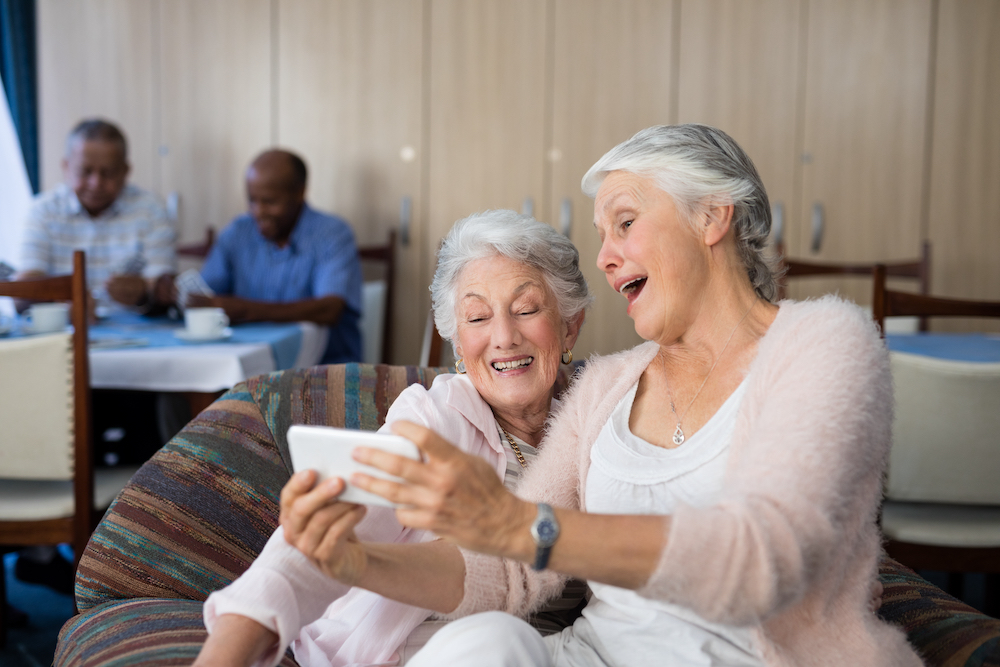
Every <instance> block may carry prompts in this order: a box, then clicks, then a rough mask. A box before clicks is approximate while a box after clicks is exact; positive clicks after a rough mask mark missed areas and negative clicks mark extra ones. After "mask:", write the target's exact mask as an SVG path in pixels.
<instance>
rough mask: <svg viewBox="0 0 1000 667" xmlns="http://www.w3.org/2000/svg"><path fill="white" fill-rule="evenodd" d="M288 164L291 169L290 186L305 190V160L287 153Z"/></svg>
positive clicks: (307, 171) (306, 170)
mask: <svg viewBox="0 0 1000 667" xmlns="http://www.w3.org/2000/svg"><path fill="white" fill-rule="evenodd" d="M286 154H287V155H288V163H289V164H290V165H291V167H292V186H293V187H295V188H305V187H306V179H307V178H308V177H309V170H308V169H306V163H305V160H303V159H302V158H300V157H299V156H298V155H296V154H295V153H292V152H291V151H287V152H286Z"/></svg>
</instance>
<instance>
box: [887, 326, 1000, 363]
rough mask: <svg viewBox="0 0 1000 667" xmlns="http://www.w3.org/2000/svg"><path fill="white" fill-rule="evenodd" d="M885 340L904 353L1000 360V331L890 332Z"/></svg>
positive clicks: (952, 359) (892, 348)
mask: <svg viewBox="0 0 1000 667" xmlns="http://www.w3.org/2000/svg"><path fill="white" fill-rule="evenodd" d="M885 342H886V346H888V348H889V350H890V351H891V352H905V353H907V354H918V355H920V356H924V357H934V358H936V359H948V360H951V361H971V362H979V363H1000V335H998V334H981V333H973V334H953V333H917V334H888V335H886V337H885Z"/></svg>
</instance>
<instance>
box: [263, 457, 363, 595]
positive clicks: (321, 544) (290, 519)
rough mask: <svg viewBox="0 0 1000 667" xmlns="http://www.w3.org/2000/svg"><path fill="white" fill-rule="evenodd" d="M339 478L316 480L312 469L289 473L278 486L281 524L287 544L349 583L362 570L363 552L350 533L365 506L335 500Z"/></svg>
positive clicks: (340, 487)
mask: <svg viewBox="0 0 1000 667" xmlns="http://www.w3.org/2000/svg"><path fill="white" fill-rule="evenodd" d="M343 491H344V481H343V480H342V479H340V478H333V479H328V480H326V481H325V482H323V483H321V484H316V471H315V470H303V471H300V472H297V473H295V474H294V475H292V478H291V479H289V480H288V483H287V484H285V487H284V488H283V489H282V490H281V517H280V521H281V525H282V526H283V527H284V529H285V539H286V540H287V541H288V543H289V544H291V545H292V546H294V547H295V548H296V549H298V550H299V551H301V552H302V553H303V554H305V556H306V557H307V558H309V559H310V560H312V561H313V562H314V563H315V564H316V565H317V567H319V569H320V570H322V571H323V572H324V573H325V574H326V575H327V576H330V577H333V578H334V579H337V580H338V581H340V582H341V583H344V584H347V585H349V586H353V585H354V584H355V583H356V582H357V581H358V580H359V579H360V578H361V576H362V575H363V574H364V571H365V566H366V563H367V555H366V553H365V549H364V547H363V546H362V545H361V543H360V542H359V541H358V538H357V537H356V536H355V534H354V526H356V525H357V524H358V522H359V521H361V519H362V518H363V517H364V516H365V507H364V506H363V505H355V504H353V503H343V502H340V501H338V500H337V496H339V495H340V494H341V493H342V492H343Z"/></svg>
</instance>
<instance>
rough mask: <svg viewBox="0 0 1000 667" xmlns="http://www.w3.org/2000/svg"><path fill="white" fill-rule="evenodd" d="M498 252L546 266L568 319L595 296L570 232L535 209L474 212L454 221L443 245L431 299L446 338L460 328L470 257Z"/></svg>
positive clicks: (537, 266) (547, 279)
mask: <svg viewBox="0 0 1000 667" xmlns="http://www.w3.org/2000/svg"><path fill="white" fill-rule="evenodd" d="M495 256H500V257H506V258H508V259H512V260H514V261H515V262H521V263H523V264H526V265H527V266H530V267H532V268H535V269H538V270H539V271H541V273H542V276H543V278H544V279H545V282H546V284H547V285H548V287H549V289H551V290H552V293H553V294H554V295H555V297H556V303H557V304H558V306H559V314H560V316H561V317H562V319H563V321H564V322H569V320H570V319H572V318H573V317H575V316H576V315H578V314H579V313H580V312H581V311H583V310H584V309H586V308H587V306H589V305H590V303H591V301H593V297H592V296H591V295H590V290H589V289H588V287H587V280H586V279H585V278H584V277H583V272H582V271H580V253H579V252H577V250H576V246H574V245H573V243H572V242H571V241H570V240H569V239H568V238H566V237H565V236H563V235H562V234H560V233H559V232H557V231H556V230H554V229H552V227H550V226H548V225H546V224H545V223H542V222H538V221H537V220H535V219H534V218H532V217H531V216H530V215H521V214H520V213H516V212H514V211H507V210H502V209H501V210H495V211H484V212H482V213H475V214H473V215H470V216H469V217H467V218H464V219H462V220H459V221H458V222H456V223H455V226H454V227H452V228H451V231H450V232H448V235H447V236H446V237H445V238H444V241H442V243H441V249H440V250H439V251H438V264H437V270H436V271H435V272H434V280H432V281H431V304H432V305H433V307H434V323H435V324H436V325H437V328H438V332H439V333H440V334H441V337H442V338H444V339H446V340H450V341H452V342H453V343H454V342H455V338H456V336H457V333H458V321H457V315H458V313H457V305H458V280H459V278H460V276H461V274H462V270H463V269H464V268H465V267H466V266H467V265H468V264H469V262H473V261H475V260H477V259H485V258H487V257H495Z"/></svg>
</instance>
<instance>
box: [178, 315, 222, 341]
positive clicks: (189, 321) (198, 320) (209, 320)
mask: <svg viewBox="0 0 1000 667" xmlns="http://www.w3.org/2000/svg"><path fill="white" fill-rule="evenodd" d="M228 326H229V318H228V317H227V316H226V311H224V310H223V309H222V308H186V309H185V310H184V327H185V331H184V333H185V334H187V337H188V338H191V339H202V340H212V339H214V338H221V337H223V336H224V335H225V334H226V327H228Z"/></svg>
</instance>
